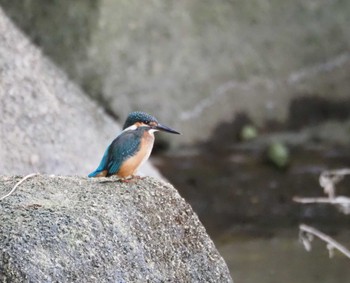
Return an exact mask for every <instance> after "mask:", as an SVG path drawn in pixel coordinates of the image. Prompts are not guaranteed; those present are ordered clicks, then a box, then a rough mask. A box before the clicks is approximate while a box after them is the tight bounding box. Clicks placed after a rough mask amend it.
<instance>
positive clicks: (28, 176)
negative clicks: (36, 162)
mask: <svg viewBox="0 0 350 283" xmlns="http://www.w3.org/2000/svg"><path fill="white" fill-rule="evenodd" d="M37 175H39V173H32V174H29V175H27V176H25V177H23V178H22V179H21V180H20V181H19V182H17V184H16V185H15V186H14V187H13V188H12V190H11V191H10V192H9V193H8V194H6V195H4V196H2V197H1V198H0V201H1V200H3V199H5V198H7V197H8V196H10V195H11V194H12V193H13V192H14V191H15V190H16V189H17V187H18V186H19V185H20V184H22V183H23V182H24V181H25V180H27V179H29V178H32V177H34V176H37Z"/></svg>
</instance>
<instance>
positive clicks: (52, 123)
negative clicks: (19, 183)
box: [0, 9, 159, 176]
mask: <svg viewBox="0 0 350 283" xmlns="http://www.w3.org/2000/svg"><path fill="white" fill-rule="evenodd" d="M0 100H1V103H0V172H1V173H2V174H26V173H30V172H37V171H39V172H46V173H49V174H52V173H54V174H84V175H85V174H88V173H89V172H91V171H93V170H94V169H95V168H96V167H97V165H98V163H99V161H100V158H101V157H102V155H103V152H104V150H105V148H106V147H107V146H108V144H109V143H110V142H111V141H112V140H113V139H114V137H115V136H116V135H117V134H118V132H119V131H120V127H119V125H118V124H117V123H115V121H113V120H112V119H111V118H109V117H108V116H107V115H106V113H105V112H104V111H103V109H102V108H101V107H98V106H97V105H96V103H94V102H92V101H91V100H90V99H89V98H88V97H87V96H86V95H85V94H84V93H83V92H82V91H81V89H80V88H79V87H77V86H76V85H74V84H73V83H71V82H70V81H69V80H68V78H67V76H66V75H65V74H64V73H63V72H61V71H60V70H59V69H58V68H56V67H55V66H54V65H53V64H52V63H51V62H50V61H49V60H47V59H46V58H45V57H44V56H43V54H42V53H41V52H40V51H39V50H38V48H37V47H35V46H34V45H33V44H32V43H31V42H30V41H29V40H28V39H27V38H26V37H25V36H24V35H23V34H22V33H21V32H19V31H18V30H17V28H16V27H15V26H14V25H13V24H12V23H11V22H10V21H9V20H8V19H7V17H6V16H5V15H4V13H3V11H2V10H1V9H0ZM144 172H145V173H147V174H150V175H153V176H159V173H158V172H157V171H156V170H155V169H154V168H153V167H151V166H150V165H149V164H148V165H146V167H144Z"/></svg>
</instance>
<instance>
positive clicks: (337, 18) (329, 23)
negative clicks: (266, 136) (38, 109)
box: [0, 0, 350, 142]
mask: <svg viewBox="0 0 350 283" xmlns="http://www.w3.org/2000/svg"><path fill="white" fill-rule="evenodd" d="M25 3H26V4H25V5H23V3H22V2H20V1H7V0H0V4H2V5H3V6H4V8H5V9H6V11H7V12H8V13H9V14H10V15H11V16H12V17H13V18H14V19H15V21H16V22H17V23H18V24H19V25H20V26H21V27H22V28H23V29H24V30H26V32H27V33H28V34H30V36H31V38H32V39H33V40H34V41H35V42H36V43H37V44H39V45H40V46H42V47H43V49H44V50H45V52H46V53H48V54H50V56H52V57H53V58H54V60H55V61H56V62H58V63H59V64H60V65H61V66H62V67H63V68H64V69H65V70H66V72H68V73H69V74H70V76H72V77H73V78H74V79H75V80H77V81H78V82H79V83H80V84H81V85H82V86H83V87H84V88H85V89H86V90H87V91H88V93H89V94H90V95H91V96H93V97H95V98H97V99H98V100H100V102H101V104H103V105H104V107H105V108H107V109H109V110H110V111H111V112H112V113H114V114H115V115H117V116H121V117H124V116H125V115H126V113H127V112H129V111H130V109H142V110H146V111H149V112H151V113H153V114H155V115H156V116H157V117H159V118H160V120H161V121H164V123H168V124H170V125H172V126H174V127H175V128H178V129H180V130H181V132H182V133H183V134H184V136H183V138H182V139H181V141H180V140H177V141H178V142H193V141H195V140H196V139H201V140H203V139H205V138H206V137H208V135H209V134H210V133H211V131H212V130H213V128H214V127H215V126H216V125H217V124H218V123H219V122H222V121H228V120H231V119H232V117H233V116H235V114H236V113H237V112H240V111H245V112H247V113H248V115H249V116H251V118H252V119H253V121H254V122H256V123H257V124H263V123H264V122H265V121H266V120H275V119H276V120H278V121H284V120H285V119H286V118H287V116H288V109H289V104H290V102H291V100H293V99H295V98H297V97H299V96H304V95H306V96H307V95H310V94H313V95H316V96H318V97H324V98H327V99H331V100H339V99H343V98H346V97H348V89H349V88H350V80H349V78H348V75H347V74H348V73H349V71H350V54H349V44H350V42H349V39H350V29H348V28H347V27H348V26H350V18H349V16H348V15H349V11H350V1H329V0H320V1H314V0H286V1H279V0H271V1H261V0H250V1H227V0H217V1H202V0H190V1H177V0H173V1H163V0H154V1H149V2H147V3H142V4H140V2H139V1H135V0H130V1H114V0H95V1H94V0H89V1H86V0H76V1H74V2H72V1H69V0H62V1H55V2H52V1H46V0H27V1H26V2H25ZM194 129H195V130H194Z"/></svg>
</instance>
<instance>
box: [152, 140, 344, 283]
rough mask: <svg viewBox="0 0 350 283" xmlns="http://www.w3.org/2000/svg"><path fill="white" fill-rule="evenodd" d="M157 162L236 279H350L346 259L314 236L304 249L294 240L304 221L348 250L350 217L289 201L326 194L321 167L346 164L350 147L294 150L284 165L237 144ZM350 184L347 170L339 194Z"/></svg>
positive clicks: (333, 282)
mask: <svg viewBox="0 0 350 283" xmlns="http://www.w3.org/2000/svg"><path fill="white" fill-rule="evenodd" d="M216 144H217V143H216ZM155 161H156V162H155V164H156V165H157V166H158V168H159V169H160V170H161V172H162V173H163V174H164V175H165V176H166V177H167V178H168V179H169V180H170V182H171V183H172V184H174V186H175V187H176V188H177V189H178V190H179V192H180V194H181V195H182V196H183V197H184V198H185V199H186V200H187V201H188V202H189V203H190V204H191V205H192V207H193V209H194V210H195V211H196V213H197V214H198V216H199V218H200V219H201V221H202V222H203V224H204V226H205V227H206V229H207V231H208V233H209V235H210V236H211V237H212V238H213V239H214V242H215V244H216V246H217V248H218V250H219V251H220V253H221V254H222V256H223V257H224V259H225V260H226V263H227V264H228V267H229V269H230V271H231V274H232V277H233V278H234V280H235V282H236V283H237V282H238V283H257V282H259V283H274V282H276V283H281V282H283V283H292V282H293V283H295V282H301V283H304V282H305V283H316V282H317V283H338V282H350V259H348V258H346V257H345V256H342V255H340V254H336V255H335V256H334V258H332V259H330V258H329V255H328V251H327V248H326V244H324V243H322V242H321V241H317V240H316V241H314V244H313V249H312V250H311V251H310V252H307V251H305V249H304V248H303V246H302V245H301V244H300V243H299V240H298V224H299V223H303V222H305V223H308V224H311V226H314V227H323V228H322V229H320V230H322V231H325V232H330V233H331V234H332V235H334V236H335V238H336V239H337V240H339V241H340V242H341V243H342V244H344V245H345V246H347V247H348V248H350V233H349V232H348V231H349V229H348V228H349V227H350V216H349V215H344V214H342V213H341V212H339V211H338V210H337V209H336V208H335V207H333V206H331V205H325V204H310V205H302V204H297V203H294V202H293V197H294V196H301V197H319V196H324V195H323V191H322V188H321V187H320V185H319V175H320V173H321V172H322V171H324V170H329V169H337V168H345V167H350V150H349V148H345V147H340V146H336V145H335V146H334V145H333V146H331V145H327V144H309V145H305V146H301V147H294V148H291V163H290V165H289V166H288V167H287V168H286V169H285V170H277V169H276V168H274V167H272V166H271V165H269V164H267V163H266V162H264V160H263V149H262V148H259V147H244V146H243V147H242V146H240V145H231V146H228V147H225V146H223V147H220V148H210V147H208V148H205V149H203V148H196V149H189V150H186V151H182V152H179V151H178V152H176V153H175V154H168V155H165V156H161V157H158V158H157V159H156V160H155ZM349 188H350V176H347V177H346V178H345V179H344V180H343V181H342V182H341V183H340V184H338V185H337V194H339V195H347V196H348V195H349V194H350V191H349Z"/></svg>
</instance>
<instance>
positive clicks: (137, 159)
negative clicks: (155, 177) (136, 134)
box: [117, 131, 154, 178]
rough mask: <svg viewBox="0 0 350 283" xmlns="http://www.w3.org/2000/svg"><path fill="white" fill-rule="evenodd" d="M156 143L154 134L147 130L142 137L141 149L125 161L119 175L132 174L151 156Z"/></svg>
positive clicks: (124, 176) (122, 176) (127, 175)
mask: <svg viewBox="0 0 350 283" xmlns="http://www.w3.org/2000/svg"><path fill="white" fill-rule="evenodd" d="M153 143H154V134H153V133H149V132H148V131H145V132H144V134H143V137H142V139H141V144H140V150H139V151H138V152H137V153H136V154H135V155H134V156H132V157H130V158H129V159H127V160H126V161H124V163H123V164H122V166H121V167H120V169H119V171H118V173H117V175H118V177H121V178H126V177H129V176H132V175H134V174H135V173H136V171H137V169H138V168H139V167H140V166H141V165H142V164H143V163H144V162H146V161H147V159H148V158H149V156H150V154H151V152H152V148H153Z"/></svg>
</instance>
